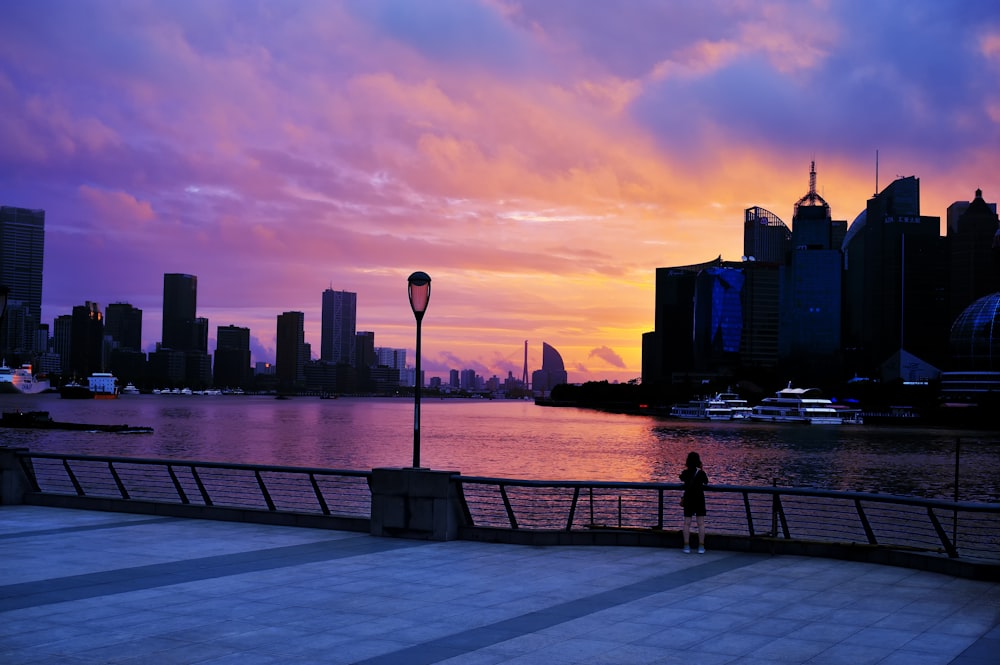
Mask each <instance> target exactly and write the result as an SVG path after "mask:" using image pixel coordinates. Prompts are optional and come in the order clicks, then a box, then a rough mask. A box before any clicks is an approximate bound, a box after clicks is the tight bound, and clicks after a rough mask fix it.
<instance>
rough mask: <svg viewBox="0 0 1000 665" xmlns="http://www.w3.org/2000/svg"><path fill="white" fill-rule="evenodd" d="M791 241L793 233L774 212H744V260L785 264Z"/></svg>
mask: <svg viewBox="0 0 1000 665" xmlns="http://www.w3.org/2000/svg"><path fill="white" fill-rule="evenodd" d="M791 241H792V233H791V231H789V230H788V227H787V226H786V225H785V223H784V222H783V221H781V219H779V218H778V216H777V215H775V214H774V213H773V212H770V211H768V210H765V209H764V208H761V207H753V208H747V209H746V210H744V211H743V255H744V260H746V261H756V262H760V263H775V264H783V263H785V262H786V258H787V256H788V251H789V250H790V249H791Z"/></svg>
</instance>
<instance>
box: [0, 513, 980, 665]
mask: <svg viewBox="0 0 1000 665" xmlns="http://www.w3.org/2000/svg"><path fill="white" fill-rule="evenodd" d="M708 544H709V551H708V553H707V554H703V555H699V554H684V553H682V552H681V551H680V550H673V549H671V550H665V549H652V548H625V547H548V548H543V547H527V546H518V545H496V544H485V543H473V542H464V541H453V542H446V543H442V542H425V541H409V540H397V539H390V538H373V537H371V536H368V535H363V534H357V533H347V532H339V531H327V530H321V529H302V528H294V527H280V526H264V525H257V524H242V523H231V522H214V521H204V520H193V519H178V518H170V517H150V516H143V515H128V514H121V513H101V512H90V511H79V510H66V509H57V508H43V507H37V506H0V564H2V568H0V570H2V577H0V663H4V664H5V665H27V664H31V663H60V664H62V663H66V664H74V663H155V664H161V663H212V664H222V663H239V664H240V665H253V664H255V663H364V664H368V665H389V664H397V663H398V664H406V665H411V664H414V665H420V664H423V663H448V664H456V665H457V664H460V663H461V664H468V665H490V664H493V663H511V664H515V663H518V664H521V663H544V664H545V665H563V664H569V663H622V664H629V665H632V664H642V663H685V664H690V663H701V664H706V665H712V664H715V663H719V664H722V663H730V664H745V663H754V664H755V665H760V664H766V663H775V664H787V663H811V664H815V665H823V664H831V665H832V664H837V665H840V664H842V663H848V664H850V665H865V664H867V663H872V664H875V663H878V664H883V665H892V664H900V665H903V664H905V665H932V664H938V663H941V664H944V663H955V664H957V665H986V664H987V663H989V664H991V665H996V663H998V662H1000V626H998V623H1000V585H998V584H995V583H990V582H978V581H970V580H964V579H956V578H952V577H948V576H944V575H939V574H935V573H927V572H921V571H914V570H908V569H902V568H892V567H886V566H879V565H874V564H864V563H853V562H844V561H833V560H826V559H814V558H803V557H791V556H767V555H756V554H754V555H749V554H738V553H730V552H713V551H712V550H711V539H709V542H708Z"/></svg>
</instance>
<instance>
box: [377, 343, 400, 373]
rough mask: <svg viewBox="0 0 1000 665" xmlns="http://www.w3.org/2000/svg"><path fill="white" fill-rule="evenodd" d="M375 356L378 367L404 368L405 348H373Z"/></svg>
mask: <svg viewBox="0 0 1000 665" xmlns="http://www.w3.org/2000/svg"><path fill="white" fill-rule="evenodd" d="M375 355H376V357H377V361H376V364H377V365H378V366H379V367H392V368H393V369H400V370H401V369H405V368H406V349H391V348H389V347H387V346H379V347H376V348H375Z"/></svg>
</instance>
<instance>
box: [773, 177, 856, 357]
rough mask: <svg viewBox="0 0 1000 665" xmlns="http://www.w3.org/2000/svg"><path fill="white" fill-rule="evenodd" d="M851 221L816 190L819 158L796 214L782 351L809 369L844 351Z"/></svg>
mask: <svg viewBox="0 0 1000 665" xmlns="http://www.w3.org/2000/svg"><path fill="white" fill-rule="evenodd" d="M846 229H847V222H846V221H834V220H833V219H832V218H831V213H830V205H829V204H828V203H827V202H826V200H825V199H824V198H823V197H822V196H820V195H819V192H817V191H816V162H815V161H813V162H812V163H811V164H810V167H809V191H808V192H807V193H806V194H805V196H803V197H802V198H800V199H799V200H798V201H797V202H796V203H795V207H794V211H793V215H792V251H791V252H790V253H789V262H788V265H787V268H786V270H785V276H784V280H783V282H784V283H783V288H782V299H781V317H780V321H781V323H780V330H779V356H780V358H781V360H782V361H783V363H785V364H787V366H790V367H796V368H797V370H798V371H800V372H803V373H806V374H816V375H822V374H826V373H827V372H829V370H831V369H833V368H834V367H836V366H837V363H838V361H839V357H838V352H839V350H840V342H841V339H840V325H841V293H842V286H841V284H842V274H841V271H842V263H843V261H842V255H841V252H840V245H841V243H842V242H843V239H844V234H845V232H846Z"/></svg>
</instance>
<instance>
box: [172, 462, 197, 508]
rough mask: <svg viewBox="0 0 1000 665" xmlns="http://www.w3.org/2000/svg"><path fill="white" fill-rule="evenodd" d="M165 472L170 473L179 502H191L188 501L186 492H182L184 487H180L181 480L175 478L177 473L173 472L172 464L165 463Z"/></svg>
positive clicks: (185, 503) (186, 503)
mask: <svg viewBox="0 0 1000 665" xmlns="http://www.w3.org/2000/svg"><path fill="white" fill-rule="evenodd" d="M167 473H169V474H170V479H171V480H172V481H174V489H176V490H177V498H179V499H180V500H181V503H183V504H184V505H188V504H189V503H191V502H190V501H188V498H187V494H185V493H184V488H183V487H181V481H180V480H178V479H177V474H176V473H174V465H173V464H168V465H167Z"/></svg>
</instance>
